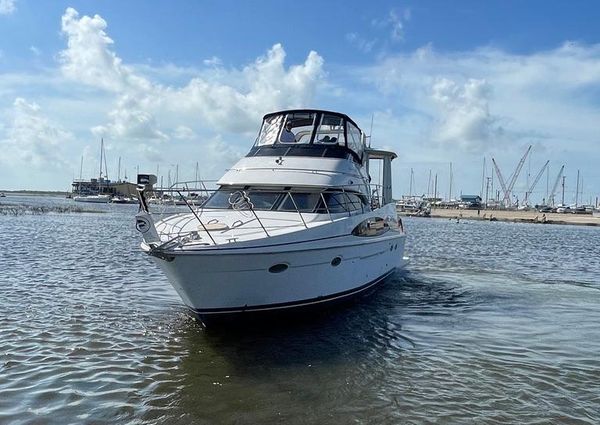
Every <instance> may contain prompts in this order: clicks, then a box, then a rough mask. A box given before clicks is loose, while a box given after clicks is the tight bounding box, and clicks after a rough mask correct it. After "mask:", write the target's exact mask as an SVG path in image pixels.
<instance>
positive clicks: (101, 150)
mask: <svg viewBox="0 0 600 425" xmlns="http://www.w3.org/2000/svg"><path fill="white" fill-rule="evenodd" d="M102 155H104V139H100V174H99V176H98V180H102Z"/></svg>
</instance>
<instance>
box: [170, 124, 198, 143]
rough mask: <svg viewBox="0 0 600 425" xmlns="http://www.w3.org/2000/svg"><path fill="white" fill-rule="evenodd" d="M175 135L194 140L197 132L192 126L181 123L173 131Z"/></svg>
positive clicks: (178, 137) (175, 136) (179, 138)
mask: <svg viewBox="0 0 600 425" xmlns="http://www.w3.org/2000/svg"><path fill="white" fill-rule="evenodd" d="M173 137H174V138H175V139H178V140H193V139H194V138H196V133H195V132H194V130H192V129H191V128H189V127H186V126H185V125H180V126H178V127H177V128H176V129H175V130H174V131H173Z"/></svg>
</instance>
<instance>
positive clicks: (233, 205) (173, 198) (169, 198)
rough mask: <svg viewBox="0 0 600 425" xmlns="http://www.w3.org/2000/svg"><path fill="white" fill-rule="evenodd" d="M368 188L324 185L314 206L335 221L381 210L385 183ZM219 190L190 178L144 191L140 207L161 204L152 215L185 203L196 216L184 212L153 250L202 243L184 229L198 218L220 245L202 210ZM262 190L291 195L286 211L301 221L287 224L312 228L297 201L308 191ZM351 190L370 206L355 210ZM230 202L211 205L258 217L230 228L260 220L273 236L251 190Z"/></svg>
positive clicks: (213, 183) (210, 183)
mask: <svg viewBox="0 0 600 425" xmlns="http://www.w3.org/2000/svg"><path fill="white" fill-rule="evenodd" d="M364 188H365V184H352V185H344V186H332V187H327V188H322V189H321V190H319V192H318V193H319V196H320V203H322V206H321V205H320V204H319V203H317V205H315V207H314V209H313V212H314V211H316V210H317V208H318V210H321V209H324V211H325V213H326V214H327V215H328V217H329V220H330V221H331V222H333V221H334V217H333V214H348V216H352V214H357V213H364V212H366V211H369V210H373V209H377V208H379V207H381V196H380V194H381V191H382V186H381V185H377V184H369V185H368V188H369V193H368V194H365V193H364V192H362V190H364ZM218 189H219V188H218V187H217V185H216V181H186V182H177V183H174V184H173V185H171V186H170V187H168V188H153V189H152V190H151V191H141V192H140V196H141V197H144V199H141V204H140V205H141V206H140V208H141V209H144V210H146V211H147V212H148V213H150V211H148V210H147V208H148V204H153V203H154V202H153V200H156V201H155V202H156V204H158V207H159V211H158V212H153V213H152V214H156V215H160V216H164V215H170V216H171V215H174V214H182V211H181V210H173V209H170V210H168V211H167V210H166V208H168V207H170V206H173V205H185V206H187V208H188V209H189V211H190V212H191V213H192V217H189V216H188V217H185V216H184V215H182V217H181V221H180V222H177V223H172V224H171V228H172V229H173V228H175V227H176V228H178V230H177V231H176V232H169V236H172V237H170V238H169V239H168V240H167V241H165V242H164V243H162V244H161V245H159V246H157V247H154V248H153V249H156V250H163V249H166V248H168V247H169V246H172V245H180V246H181V245H182V244H187V243H200V242H199V241H200V240H201V239H202V238H201V237H200V235H199V234H198V232H197V231H195V230H194V231H184V230H183V229H185V228H186V227H187V226H188V224H189V223H190V222H192V221H194V220H195V221H197V222H198V223H199V224H200V226H201V227H202V229H203V230H204V232H205V233H206V234H207V235H208V237H209V238H210V240H211V242H212V244H213V245H217V242H216V241H215V239H214V238H213V236H212V235H211V231H212V230H215V229H211V228H210V227H211V225H212V224H214V223H211V221H208V222H206V223H204V222H203V221H202V220H201V218H200V215H201V214H202V212H203V210H204V208H205V203H206V201H207V200H208V199H210V197H211V196H212V194H213V193H215V192H216V191H217V190H218ZM260 191H261V192H262V193H264V192H274V193H280V194H285V195H287V196H289V198H290V200H291V201H292V204H293V206H294V209H293V210H286V212H296V213H297V214H298V217H299V221H298V222H297V223H295V224H290V225H289V226H286V227H295V226H297V225H298V224H299V223H302V225H303V226H304V228H306V229H308V224H307V221H306V219H305V217H304V215H303V212H302V211H301V209H300V208H299V207H298V203H297V202H296V199H295V198H294V194H296V195H298V194H299V193H306V191H302V192H300V191H293V190H280V189H268V188H260ZM149 192H151V193H152V195H151V196H150V197H147V195H149V194H150V193H149ZM328 193H338V194H339V193H341V194H342V196H344V197H345V198H346V199H345V203H341V202H340V201H339V200H338V199H337V198H335V197H332V198H329V201H330V202H328V200H327V198H326V194H328ZM350 193H352V194H357V195H360V196H364V197H366V198H367V201H368V204H369V205H368V206H367V205H365V204H364V203H363V202H362V201H361V202H360V209H358V208H356V209H351V206H352V205H353V204H354V202H353V201H352V200H351V199H350V197H349V194H350ZM332 199H333V200H334V201H335V203H331V200H332ZM228 203H229V205H228V206H227V207H226V208H223V207H219V206H216V207H215V206H210V207H209V208H210V209H211V210H215V209H217V210H218V209H234V210H238V211H250V212H251V214H252V215H253V216H254V219H252V220H249V221H246V222H242V221H237V222H236V223H233V225H232V226H229V227H228V229H239V228H242V227H245V226H247V225H248V224H249V223H252V222H254V221H256V222H257V223H258V224H259V226H260V228H261V229H262V231H263V232H264V233H265V235H266V236H267V237H270V236H271V235H270V234H269V231H268V230H267V227H266V226H265V225H264V224H263V222H262V221H261V219H260V217H259V215H258V214H257V211H265V210H262V209H259V210H256V209H255V208H254V204H253V203H252V196H251V194H249V193H248V191H247V190H237V191H234V192H232V193H231V194H230V195H229V199H228ZM340 207H341V209H342V210H343V211H341V212H340V211H339V210H340ZM161 210H162V211H161ZM332 211H334V212H332ZM306 213H309V212H307V211H304V214H306ZM236 224H237V225H236ZM221 230H223V229H221ZM203 244H204V245H206V244H207V243H203Z"/></svg>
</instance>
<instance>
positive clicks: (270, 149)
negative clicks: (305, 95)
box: [247, 109, 365, 164]
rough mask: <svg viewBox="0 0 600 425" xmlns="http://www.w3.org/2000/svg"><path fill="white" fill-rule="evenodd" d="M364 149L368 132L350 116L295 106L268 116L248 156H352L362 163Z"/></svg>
mask: <svg viewBox="0 0 600 425" xmlns="http://www.w3.org/2000/svg"><path fill="white" fill-rule="evenodd" d="M364 150H365V135H364V133H363V132H362V130H361V129H360V128H359V127H358V126H357V125H356V123H355V122H354V121H352V120H351V119H350V118H349V117H348V116H347V115H345V114H340V113H338V112H331V111H323V110H316V109H295V110H287V111H280V112H274V113H271V114H267V115H265V116H264V118H263V122H262V126H261V128H260V132H259V134H258V137H257V138H256V142H255V143H254V146H253V147H252V149H251V151H250V152H249V153H248V155H247V156H311V157H333V158H345V157H352V159H354V160H355V161H356V162H357V163H359V164H363V161H364Z"/></svg>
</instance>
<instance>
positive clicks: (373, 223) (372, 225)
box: [352, 217, 390, 237]
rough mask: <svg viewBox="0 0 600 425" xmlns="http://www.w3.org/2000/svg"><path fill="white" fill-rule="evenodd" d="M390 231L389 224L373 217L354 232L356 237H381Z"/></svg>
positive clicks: (359, 225) (360, 224)
mask: <svg viewBox="0 0 600 425" xmlns="http://www.w3.org/2000/svg"><path fill="white" fill-rule="evenodd" d="M388 230H390V226H389V225H388V223H387V222H386V221H385V220H384V219H383V218H381V217H371V218H368V219H366V220H365V221H363V222H361V223H359V224H358V226H356V227H355V228H354V230H352V234H353V235H354V236H362V237H369V236H379V235H382V234H384V233H385V232H387V231H388Z"/></svg>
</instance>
